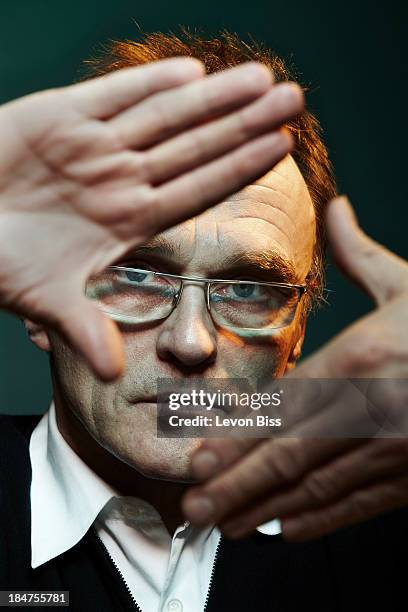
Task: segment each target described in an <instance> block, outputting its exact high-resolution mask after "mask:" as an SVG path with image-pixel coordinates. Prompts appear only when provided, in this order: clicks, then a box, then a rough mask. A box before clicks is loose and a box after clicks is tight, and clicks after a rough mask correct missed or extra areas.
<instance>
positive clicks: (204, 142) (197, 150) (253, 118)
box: [146, 83, 303, 183]
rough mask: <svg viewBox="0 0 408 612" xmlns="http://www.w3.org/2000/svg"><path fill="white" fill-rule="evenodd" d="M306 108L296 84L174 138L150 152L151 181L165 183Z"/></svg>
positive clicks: (273, 90)
mask: <svg viewBox="0 0 408 612" xmlns="http://www.w3.org/2000/svg"><path fill="white" fill-rule="evenodd" d="M302 109H303V93H302V90H301V89H300V87H299V86H297V85H295V84H294V83H293V84H292V83H282V84H280V85H276V86H275V87H273V88H272V89H270V90H269V91H268V92H267V93H266V94H264V95H263V96H261V97H260V98H258V99H257V100H256V101H255V102H253V103H251V104H250V105H248V106H246V107H244V108H243V109H240V110H239V111H236V112H234V113H232V114H230V115H227V116H226V117H222V118H221V119H218V120H215V121H211V122H210V123H207V124H205V125H204V126H200V127H198V128H195V129H193V130H189V131H187V132H184V133H183V134H181V135H179V136H176V137H174V138H171V139H170V140H167V141H166V142H164V143H162V144H160V145H158V146H156V147H153V148H152V149H150V151H148V152H147V153H146V168H147V171H148V180H149V181H150V182H153V183H157V182H163V181H165V180H168V179H169V178H171V177H173V176H176V175H179V174H181V173H182V172H186V171H188V170H191V169H193V168H195V167H197V166H199V165H202V164H204V163H206V162H208V161H210V160H211V159H214V158H215V157H218V156H220V155H223V154H224V153H227V152H228V151H230V150H232V149H235V148H236V147H238V146H240V145H242V144H244V143H245V142H247V141H248V140H251V139H253V138H255V137H256V136H260V135H261V134H263V133H265V132H267V131H271V130H272V129H276V128H278V127H281V126H282V125H284V124H285V123H286V122H287V121H289V120H290V119H292V118H293V117H295V116H296V115H298V114H299V113H300V112H301V111H302Z"/></svg>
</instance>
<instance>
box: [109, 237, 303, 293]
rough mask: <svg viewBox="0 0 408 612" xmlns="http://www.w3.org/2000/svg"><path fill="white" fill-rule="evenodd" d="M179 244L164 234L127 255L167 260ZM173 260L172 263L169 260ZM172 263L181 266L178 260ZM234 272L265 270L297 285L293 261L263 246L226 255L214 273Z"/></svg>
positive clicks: (177, 252)
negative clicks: (258, 248)
mask: <svg viewBox="0 0 408 612" xmlns="http://www.w3.org/2000/svg"><path fill="white" fill-rule="evenodd" d="M181 252H182V249H181V246H180V245H175V244H174V243H172V242H169V241H168V240H167V239H166V238H164V237H163V236H155V237H154V238H152V240H149V242H147V243H145V244H143V245H141V246H139V247H136V248H134V249H132V250H131V251H129V252H128V253H127V254H126V256H127V257H130V256H133V257H137V256H143V255H147V256H158V257H161V258H163V259H166V260H171V259H172V258H175V257H180V255H181ZM121 259H123V258H121ZM169 263H170V262H169ZM171 263H172V264H173V266H177V267H180V264H177V263H176V262H175V261H172V262H171ZM231 272H242V273H243V274H245V273H250V272H253V273H259V272H264V273H265V275H266V276H267V277H268V278H270V279H271V280H279V281H281V282H284V283H293V284H296V282H297V278H298V275H297V274H296V270H295V267H294V265H293V263H292V262H291V261H289V260H287V259H285V258H284V257H282V255H280V254H279V253H278V252H277V251H276V250H274V249H260V250H259V251H247V252H242V253H236V254H232V255H229V256H228V257H226V258H225V259H224V260H223V261H222V263H221V265H220V266H219V267H216V268H214V269H213V272H212V276H217V275H218V276H220V277H221V275H222V274H226V273H231Z"/></svg>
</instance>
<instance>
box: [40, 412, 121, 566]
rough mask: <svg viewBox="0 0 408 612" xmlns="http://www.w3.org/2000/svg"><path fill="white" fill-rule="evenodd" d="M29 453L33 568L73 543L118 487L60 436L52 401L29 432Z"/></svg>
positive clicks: (90, 523)
mask: <svg viewBox="0 0 408 612" xmlns="http://www.w3.org/2000/svg"><path fill="white" fill-rule="evenodd" d="M30 458H31V467H32V482H31V566H32V567H33V568H36V567H38V566H39V565H42V564H43V563H46V562H47V561H49V560H50V559H53V558H54V557H56V556H58V555H60V554H62V553H63V552H65V551H67V550H69V549H70V548H72V547H73V546H74V545H75V544H77V543H78V542H79V541H80V540H81V539H82V538H83V536H84V535H85V534H86V532H87V531H88V529H89V528H90V527H91V525H92V524H93V522H94V521H95V519H96V517H97V516H98V514H99V512H100V511H101V510H102V508H103V507H104V506H105V505H106V504H107V502H108V501H109V500H110V499H111V498H112V497H113V496H115V495H118V493H117V491H115V490H114V489H113V488H112V487H110V486H109V485H108V484H107V483H106V482H104V481H103V480H102V479H101V478H99V476H98V475H97V474H95V473H94V472H93V471H92V470H91V469H90V468H89V467H88V466H87V465H86V463H84V462H83V461H82V459H80V458H79V457H78V455H77V454H76V453H75V452H74V451H73V450H72V448H71V447H70V446H69V444H68V443H67V442H66V441H65V439H64V437H63V436H62V434H61V433H60V431H59V429H58V426H57V422H56V418H55V407H54V404H51V407H50V409H49V411H48V412H47V413H45V414H44V416H43V417H42V419H41V421H40V422H39V423H38V425H37V427H36V428H35V429H34V431H33V433H32V436H31V440H30Z"/></svg>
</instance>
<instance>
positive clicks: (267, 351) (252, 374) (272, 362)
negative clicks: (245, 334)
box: [217, 327, 293, 383]
mask: <svg viewBox="0 0 408 612" xmlns="http://www.w3.org/2000/svg"><path fill="white" fill-rule="evenodd" d="M292 337H293V330H292V329H291V327H290V328H288V329H285V330H282V331H280V332H279V334H277V335H276V336H273V337H269V338H258V339H251V340H248V339H245V340H244V339H243V338H241V337H238V336H234V335H233V334H230V333H223V332H221V333H220V338H219V342H218V356H217V357H218V359H219V360H220V363H221V364H222V365H223V368H222V369H223V370H224V373H223V374H222V376H224V377H226V378H227V377H231V378H233V377H236V378H239V377H241V378H246V379H249V380H250V381H252V382H253V383H257V382H259V380H261V379H264V378H266V379H270V378H271V377H272V378H275V377H277V376H282V375H283V373H284V372H285V368H286V364H287V361H288V357H289V354H290V350H291V340H292Z"/></svg>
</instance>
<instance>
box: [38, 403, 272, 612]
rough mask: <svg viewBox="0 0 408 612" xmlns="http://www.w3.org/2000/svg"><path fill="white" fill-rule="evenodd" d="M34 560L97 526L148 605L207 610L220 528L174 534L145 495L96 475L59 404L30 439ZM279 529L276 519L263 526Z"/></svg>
mask: <svg viewBox="0 0 408 612" xmlns="http://www.w3.org/2000/svg"><path fill="white" fill-rule="evenodd" d="M30 458H31V466H32V484H31V565H32V567H33V568H36V567H39V566H40V565H42V564H43V563H46V562H47V561H49V560H51V559H53V558H54V557H57V556H58V555H60V554H62V553H64V552H65V551H67V550H69V549H70V548H72V547H73V546H74V545H75V544H77V543H78V542H79V541H80V540H81V539H82V538H83V536H84V535H85V534H86V532H87V531H88V529H89V528H90V527H91V526H92V525H94V527H95V529H96V531H97V534H98V536H99V537H100V538H101V540H102V542H103V543H104V545H105V547H106V548H107V550H108V552H109V554H110V556H111V557H112V560H113V561H114V563H115V564H116V566H117V567H118V569H119V570H120V572H121V574H122V575H123V577H124V579H125V581H126V583H127V585H128V587H129V590H130V592H131V593H132V595H133V598H134V599H135V601H136V602H137V604H138V606H139V608H141V610H142V611H143V612H146V611H148V612H150V611H157V612H168V611H173V612H182V611H183V610H184V611H187V610H188V612H203V610H204V607H205V602H206V598H207V594H208V591H209V587H210V578H211V572H212V568H213V564H214V559H215V555H216V550H217V547H218V544H219V540H220V532H219V530H218V529H217V528H216V527H209V528H206V529H197V528H195V527H193V526H192V525H190V524H189V523H185V524H184V525H181V526H180V527H178V528H177V529H176V531H175V533H174V535H173V537H172V536H170V534H169V532H168V531H167V528H166V527H165V525H164V523H163V521H162V519H161V517H160V515H159V514H158V512H157V511H156V510H155V509H154V508H153V506H151V505H150V504H149V503H148V502H146V501H144V500H142V499H139V498H136V497H123V496H120V495H119V494H118V492H117V491H115V490H114V489H113V488H112V487H110V486H109V485H108V484H107V483H106V482H104V481H103V480H102V479H101V478H99V476H98V475H97V474H95V473H94V472H93V471H92V470H91V469H90V468H89V467H88V466H87V465H86V464H85V463H84V462H83V461H82V459H80V458H79V457H78V455H77V454H76V453H75V452H74V451H73V450H72V448H71V447H70V446H69V444H68V443H67V442H66V441H65V439H64V438H63V436H62V435H61V433H60V432H59V430H58V426H57V423H56V418H55V407H54V404H52V405H51V407H50V410H49V411H48V412H47V413H46V414H45V415H44V416H43V417H42V419H41V421H40V422H39V423H38V425H37V426H36V428H35V429H34V431H33V433H32V436H31V440H30ZM258 530H259V531H262V532H263V533H267V534H270V535H275V534H277V533H280V524H279V521H277V520H275V521H271V522H270V523H267V524H266V525H263V526H262V527H259V528H258Z"/></svg>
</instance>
